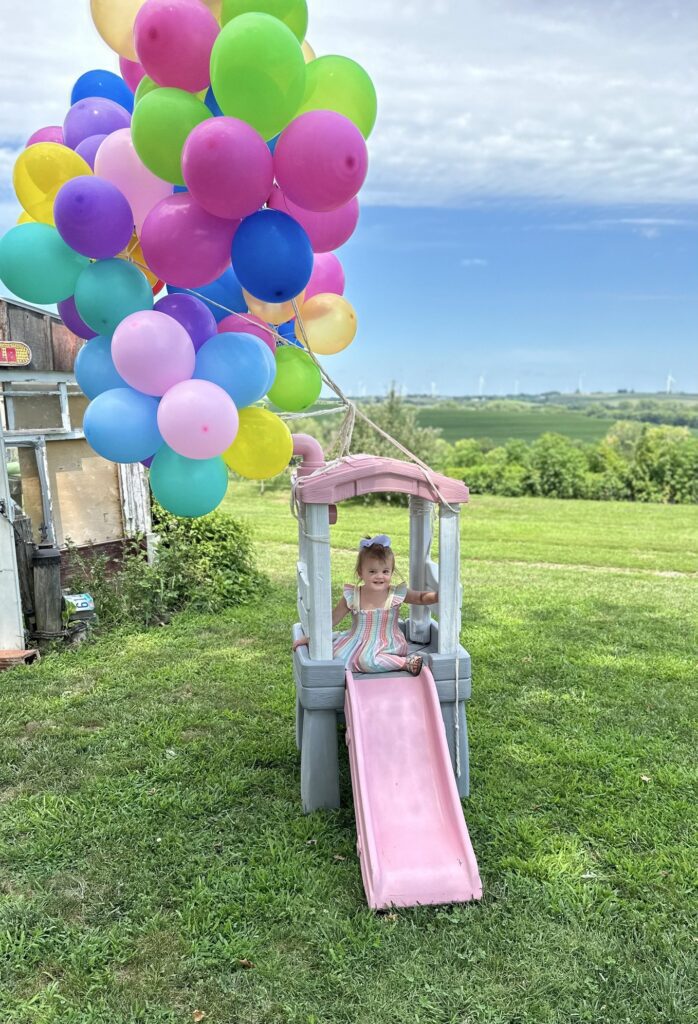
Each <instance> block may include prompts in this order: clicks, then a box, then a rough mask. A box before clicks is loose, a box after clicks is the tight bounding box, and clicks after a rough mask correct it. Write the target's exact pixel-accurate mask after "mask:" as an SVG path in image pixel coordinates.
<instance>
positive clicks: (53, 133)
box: [24, 124, 64, 149]
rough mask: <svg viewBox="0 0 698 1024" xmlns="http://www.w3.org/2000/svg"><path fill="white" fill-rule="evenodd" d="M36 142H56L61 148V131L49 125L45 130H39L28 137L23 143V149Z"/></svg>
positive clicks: (56, 126)
mask: <svg viewBox="0 0 698 1024" xmlns="http://www.w3.org/2000/svg"><path fill="white" fill-rule="evenodd" d="M36 142H57V143H59V145H61V146H63V145H64V142H63V129H62V128H61V127H60V125H57V124H50V125H48V126H47V127H46V128H39V130H38V131H35V132H34V134H33V135H30V136H29V138H28V139H27V141H26V142H25V143H24V148H25V149H26V148H27V146H33V145H34V144H35V143H36Z"/></svg>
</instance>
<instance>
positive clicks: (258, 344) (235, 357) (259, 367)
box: [194, 331, 276, 409]
mask: <svg viewBox="0 0 698 1024" xmlns="http://www.w3.org/2000/svg"><path fill="white" fill-rule="evenodd" d="M270 363H273V364H274V370H275V371H276V361H275V359H274V357H273V355H272V354H271V349H270V348H269V346H268V345H265V344H264V342H263V341H260V339H259V338H256V337H255V336H254V334H244V333H242V332H240V333H238V332H232V331H230V332H228V331H225V332H223V333H222V334H216V335H215V336H214V337H213V338H209V339H208V341H207V342H204V344H203V345H202V346H201V348H200V349H199V351H198V352H197V353H196V368H195V370H194V378H196V379H198V380H210V381H212V382H213V383H214V384H218V386H219V387H221V388H223V390H224V391H227V392H228V394H229V395H230V397H231V398H232V400H233V401H234V402H235V404H236V406H237V407H238V409H242V408H244V406H246V405H251V404H252V403H253V402H257V401H259V399H260V398H261V397H262V395H266V393H267V391H268V390H269V388H270V387H271V383H270V380H269V375H270Z"/></svg>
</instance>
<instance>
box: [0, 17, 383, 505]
mask: <svg viewBox="0 0 698 1024" xmlns="http://www.w3.org/2000/svg"><path fill="white" fill-rule="evenodd" d="M91 11H92V18H93V20H94V23H95V26H96V28H97V30H98V32H99V33H100V35H101V36H102V38H103V39H104V40H105V42H106V43H107V44H108V45H109V46H110V47H111V48H112V49H113V50H114V51H116V53H118V54H119V58H120V59H119V67H120V71H121V75H117V74H115V73H113V72H110V71H102V70H95V71H88V72H87V73H86V74H84V75H81V77H80V78H78V80H77V82H76V83H75V86H74V87H73V91H72V95H71V106H70V109H69V110H68V113H67V115H66V118H65V121H64V123H63V125H62V126H50V127H47V128H42V129H40V130H39V131H37V132H35V133H34V134H33V135H32V136H31V138H30V139H29V141H28V142H27V144H26V147H25V149H24V150H23V152H22V153H21V154H20V156H19V157H18V159H17V162H16V164H15V168H14V178H13V180H14V187H15V191H16V194H17V198H18V199H19V202H20V204H21V206H22V208H23V211H24V212H23V213H22V214H21V216H20V217H19V220H18V223H17V225H16V226H15V227H13V228H11V229H10V230H9V231H8V232H7V234H6V235H5V236H4V237H3V238H2V239H1V240H0V278H2V280H3V281H4V283H5V284H6V285H7V286H8V287H9V288H10V289H11V290H12V291H13V292H15V293H16V294H17V295H18V296H20V298H23V299H25V300H27V301H29V302H38V303H54V302H55V303H57V305H58V311H59V313H60V316H61V318H62V319H63V322H64V323H65V324H66V326H67V327H68V328H69V329H70V330H72V331H74V332H75V333H76V334H77V335H78V336H79V337H81V338H85V339H87V343H86V344H85V345H84V346H83V347H82V349H81V350H80V352H79V354H78V358H77V361H76V366H75V375H76V378H77V381H78V383H79V385H80V387H81V388H82V390H83V391H84V393H85V394H86V396H87V397H88V398H89V399H90V404H89V406H88V408H87V410H86V412H85V417H84V431H85V437H86V438H87V440H88V442H89V443H90V445H91V446H92V448H93V449H94V450H95V451H96V452H98V453H99V454H100V455H102V456H104V457H105V458H107V459H111V460H113V461H115V462H138V461H142V462H144V463H145V464H146V465H147V466H149V471H150V482H151V487H152V490H153V493H154V495H155V496H156V498H157V499H158V500H159V501H160V502H161V504H162V505H164V506H165V507H166V508H167V509H169V510H170V511H172V512H174V513H175V514H177V515H181V516H199V515H204V514H206V513H207V512H209V511H211V510H212V509H214V508H215V507H216V506H217V505H218V504H219V503H220V502H221V501H222V499H223V497H224V494H225V491H226V488H227V483H228V467H230V468H232V469H233V470H235V471H236V472H237V473H239V474H241V475H243V476H247V477H250V478H253V479H266V478H268V477H271V476H274V475H275V474H276V473H278V472H280V471H281V470H282V469H283V468H284V467H285V466H286V465H287V464H288V462H289V460H290V457H291V451H292V442H291V436H290V432H289V430H288V427H287V426H286V424H285V422H284V421H283V420H282V419H281V418H280V417H279V416H278V415H276V414H275V413H273V412H271V411H270V410H269V409H268V408H266V407H262V406H259V405H257V404H255V403H258V402H260V400H261V399H262V398H264V397H265V396H267V399H268V401H269V402H271V403H272V404H273V405H274V406H276V408H277V409H279V410H282V411H293V412H298V411H302V410H304V409H307V408H308V407H309V406H310V405H312V404H313V402H315V400H316V399H317V397H318V396H319V394H320V390H321V383H322V382H321V375H320V371H319V370H318V367H317V364H316V362H315V360H314V359H313V358H311V356H310V355H309V354H308V351H307V349H310V350H311V352H313V353H317V354H322V355H329V354H332V353H335V352H339V351H341V350H342V349H344V348H346V346H347V345H349V344H350V343H351V342H352V340H353V338H354V336H355V333H356V316H355V313H354V310H353V309H352V307H351V305H350V304H349V303H348V302H347V300H346V299H345V298H344V297H343V293H344V272H343V269H342V265H341V263H340V261H339V259H338V258H337V256H336V255H335V254H334V252H333V250H334V249H337V248H338V247H339V246H341V245H342V244H343V243H344V242H346V241H347V239H348V238H349V237H350V236H351V234H352V233H353V231H354V228H355V227H356V224H357V220H358V215H359V207H358V200H357V193H358V192H359V189H360V188H361V186H362V184H363V182H364V179H365V177H366V172H367V151H366V142H365V139H366V138H367V137H368V135H369V134H370V132H371V130H372V128H373V125H374V122H375V117H376V94H375V90H374V88H373V84H372V82H371V80H370V78H369V77H368V75H367V74H366V72H365V71H364V70H363V69H362V68H361V66H360V65H359V64H356V63H355V62H354V61H353V60H350V59H349V58H347V57H339V56H326V57H316V56H315V53H314V51H313V50H312V47H310V45H309V44H308V43H307V41H305V33H306V28H307V21H308V12H307V6H306V0H91ZM165 286H166V294H163V295H162V296H161V297H159V298H157V297H158V296H159V295H160V293H161V292H162V291H163V289H164V288H165ZM156 298H157V301H156Z"/></svg>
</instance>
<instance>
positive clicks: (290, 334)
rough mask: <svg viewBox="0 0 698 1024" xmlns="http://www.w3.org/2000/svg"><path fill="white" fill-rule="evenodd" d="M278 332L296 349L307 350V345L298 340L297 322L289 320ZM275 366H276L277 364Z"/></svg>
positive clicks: (281, 325)
mask: <svg viewBox="0 0 698 1024" xmlns="http://www.w3.org/2000/svg"><path fill="white" fill-rule="evenodd" d="M276 330H277V332H278V333H279V334H280V335H281V337H282V338H285V339H286V341H288V342H289V343H290V344H291V345H295V346H296V348H305V345H304V344H303V342H302V341H299V340H298V338H297V337H296V321H295V320H287V321H286V323H285V324H280V325H279V326H278V327H277V328H276ZM274 365H276V363H275V364H274ZM270 387H271V385H270Z"/></svg>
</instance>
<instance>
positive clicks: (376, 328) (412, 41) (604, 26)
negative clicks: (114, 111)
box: [0, 0, 698, 394]
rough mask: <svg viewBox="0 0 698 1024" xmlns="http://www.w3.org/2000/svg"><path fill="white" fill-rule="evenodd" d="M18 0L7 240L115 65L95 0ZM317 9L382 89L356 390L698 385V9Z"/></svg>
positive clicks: (323, 39)
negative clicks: (90, 96)
mask: <svg viewBox="0 0 698 1024" xmlns="http://www.w3.org/2000/svg"><path fill="white" fill-rule="evenodd" d="M10 6H11V5H9V4H6V5H3V7H4V9H3V11H2V12H0V32H1V34H2V37H3V39H5V40H6V41H7V45H6V51H5V57H4V59H3V63H2V66H0V96H1V97H2V101H1V102H0V230H5V229H6V228H7V227H9V226H10V225H11V224H12V223H14V220H15V219H16V215H17V205H16V201H15V200H13V198H12V193H11V185H10V182H11V170H12V164H13V162H14V159H15V157H16V154H17V152H18V150H19V148H20V147H21V146H22V144H23V142H24V140H25V139H26V137H27V136H28V135H29V134H31V132H32V131H34V130H35V129H36V128H38V127H40V126H42V125H44V124H51V123H60V122H61V121H62V119H63V117H64V116H65V112H66V109H67V104H68V99H69V95H70V88H71V85H72V83H73V81H74V80H75V79H76V78H77V77H78V75H79V74H81V73H82V72H83V71H85V70H87V69H89V68H91V67H106V68H112V69H113V68H115V67H116V57H115V56H114V55H113V54H112V53H111V51H109V50H108V48H107V47H106V45H105V44H104V43H103V42H102V41H101V40H100V39H99V37H98V35H97V33H96V30H95V29H94V27H93V25H92V23H91V20H90V17H89V4H88V2H87V0H84V2H81V3H80V4H78V3H76V2H75V0H54V2H53V3H52V4H51V5H48V6H47V5H45V4H41V5H39V4H30V5H27V6H26V8H24V7H23V8H22V9H21V10H19V9H18V8H14V7H13V8H12V9H10ZM309 10H310V23H309V30H308V39H309V41H310V42H311V44H312V45H313V46H314V48H315V49H316V51H317V52H318V53H319V54H323V53H333V52H335V53H336V52H339V53H344V54H346V55H348V56H351V57H354V58H355V59H356V60H358V61H360V62H361V63H362V64H364V66H365V67H366V68H367V70H368V71H369V73H370V74H371V75H372V77H373V78H374V81H375V83H376V87H377V91H378V97H379V119H378V123H377V125H376V129H375V131H374V133H373V135H372V136H371V139H370V140H369V153H370V159H371V166H370V172H369V178H368V182H367V185H366V186H365V188H364V190H363V191H362V195H361V199H362V215H361V220H360V223H359V228H358V229H357V232H356V234H355V236H354V238H353V239H352V240H351V241H350V242H349V243H348V244H347V245H346V246H345V247H344V248H343V249H342V250H340V252H339V255H340V258H341V259H342V261H343V263H344V266H345V270H346V273H347V297H348V298H349V299H350V301H352V303H353V304H354V306H355V308H356V311H357V316H358V320H359V333H358V335H357V338H356V340H355V342H354V343H353V345H352V346H351V347H350V348H349V349H347V350H346V351H345V352H344V353H341V354H339V355H337V356H333V357H328V358H326V360H325V366H326V368H327V370H328V372H329V373H330V374H331V376H333V377H334V378H335V379H336V380H337V381H338V382H339V383H340V384H341V386H342V387H343V388H344V389H345V390H347V391H349V392H353V393H357V392H359V391H360V390H362V389H365V390H366V391H367V393H380V392H381V391H382V390H383V388H384V387H385V386H387V385H388V383H389V382H390V381H391V380H395V381H396V382H397V383H398V384H399V385H402V386H404V387H405V388H407V389H408V390H410V391H429V390H431V388H432V384H433V386H434V389H435V390H436V391H437V392H438V393H440V394H464V393H477V392H478V390H479V389H480V388H482V389H483V390H484V392H485V393H511V392H513V391H514V390H516V389H517V387H518V389H519V390H520V391H522V392H536V391H541V390H551V389H559V390H564V391H570V390H574V389H575V388H577V386H578V384H579V380H580V376H581V378H582V387H583V389H584V390H596V389H610V390H615V389H616V388H623V387H624V388H634V389H636V390H646V389H651V390H654V389H656V388H658V387H662V386H663V385H664V383H665V382H666V378H667V375H668V374H669V373H671V374H672V376H673V377H674V378H675V380H676V387H677V388H681V389H682V390H686V391H693V392H698V344H697V343H698V281H697V277H698V218H697V216H696V214H697V213H698V132H697V131H696V124H697V123H698V117H697V112H698V5H697V4H696V3H695V0H609V2H608V3H603V4H601V3H599V2H598V0H431V2H430V3H429V4H428V5H427V4H424V3H419V2H417V0H354V2H353V3H352V4H347V3H346V0H309ZM47 41H50V43H49V42H47ZM481 378H484V380H482V381H481Z"/></svg>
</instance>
